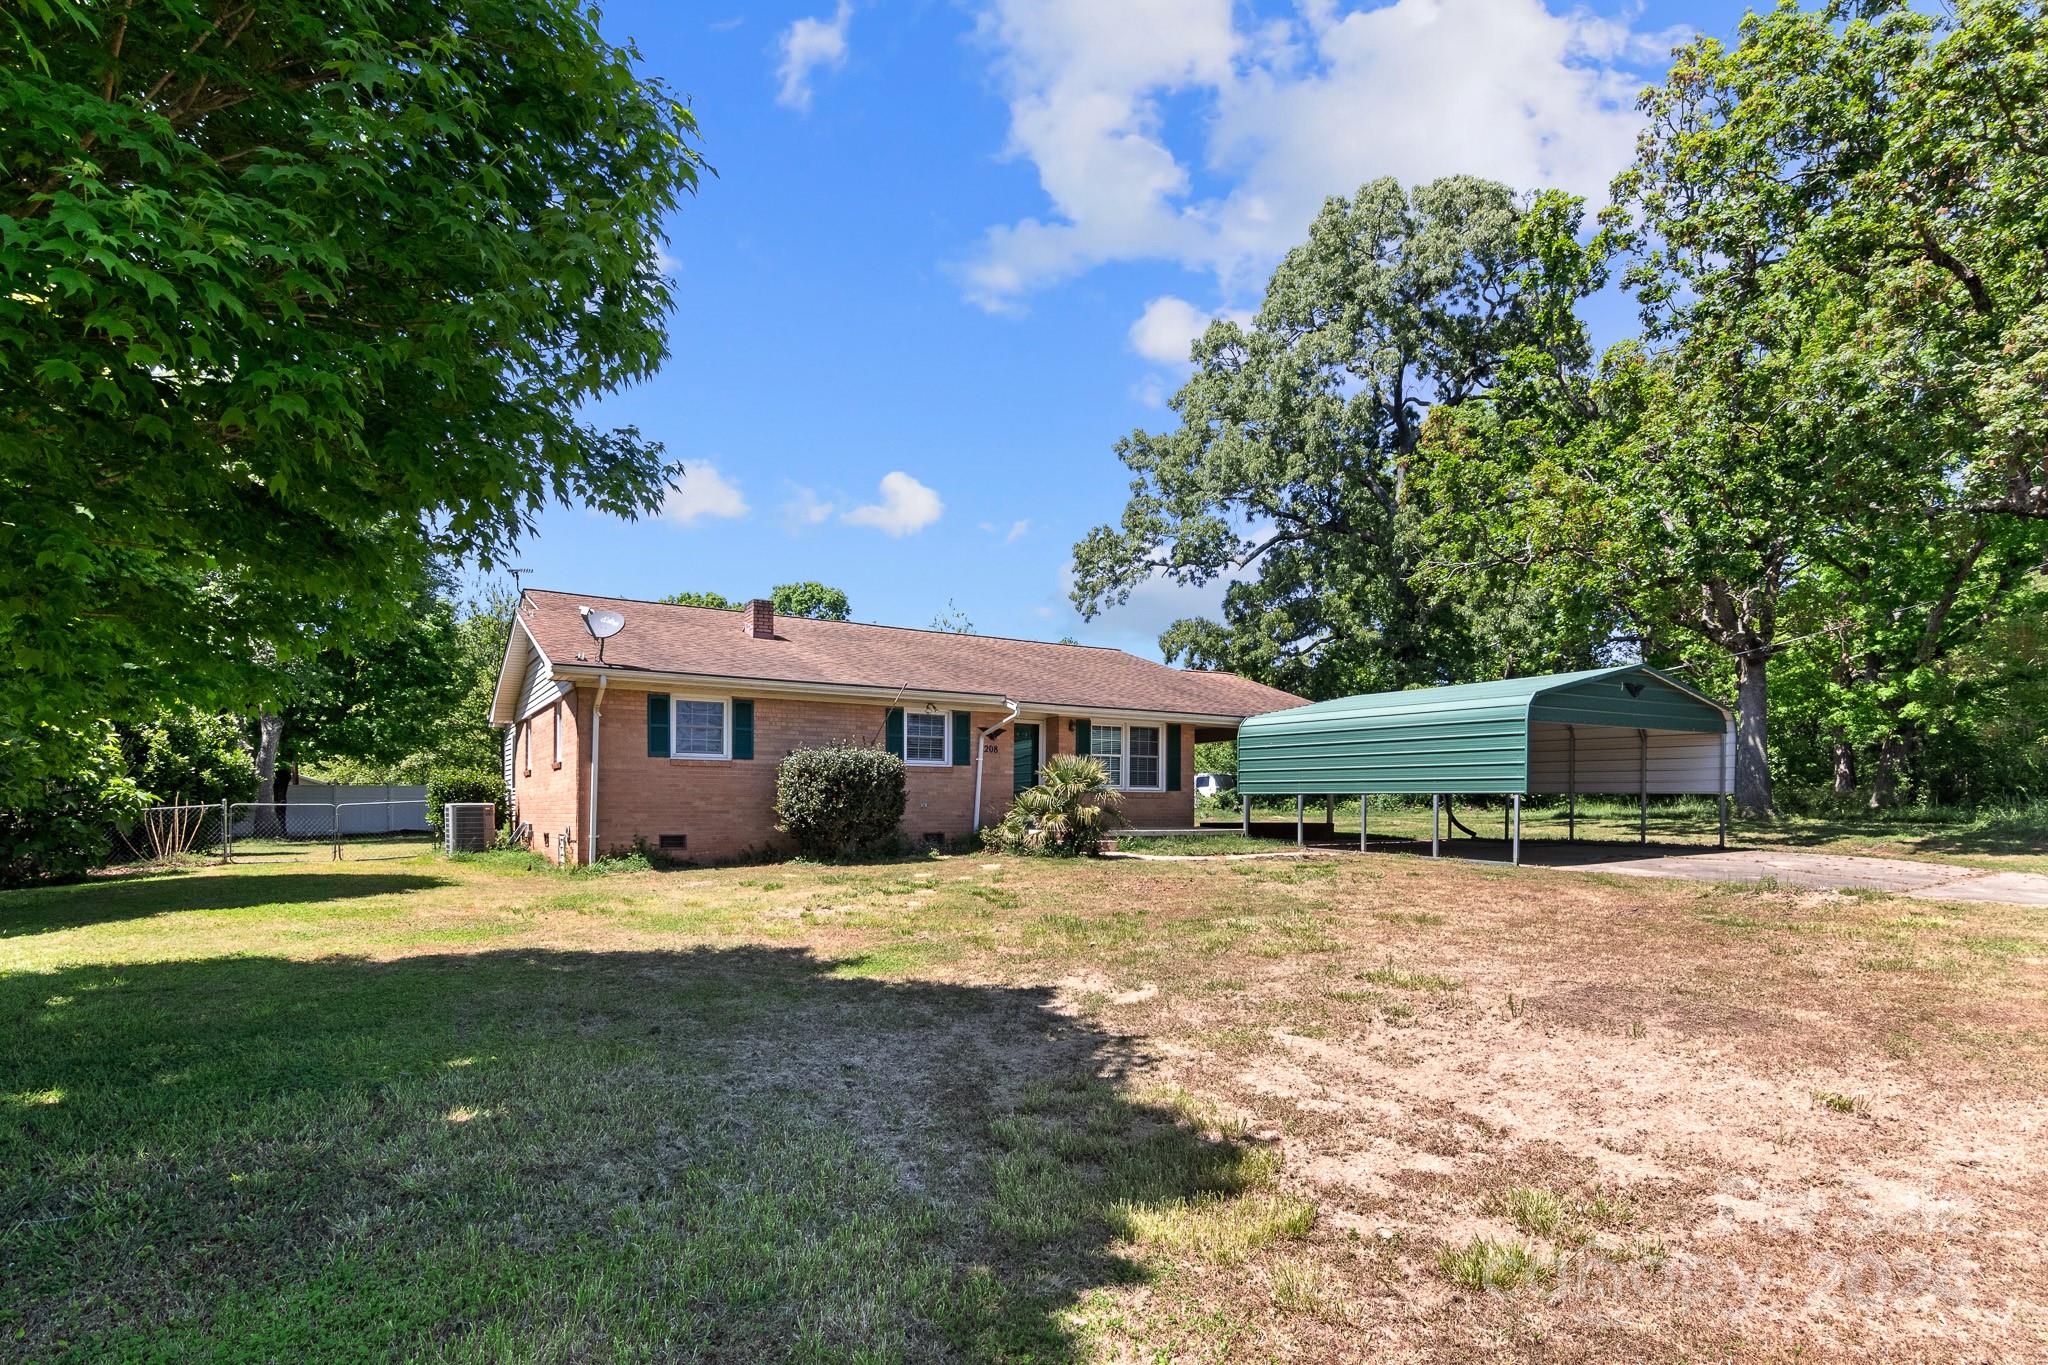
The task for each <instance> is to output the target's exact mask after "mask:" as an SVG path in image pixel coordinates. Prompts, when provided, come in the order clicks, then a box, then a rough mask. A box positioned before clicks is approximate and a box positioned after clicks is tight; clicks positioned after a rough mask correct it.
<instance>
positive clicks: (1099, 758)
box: [1088, 725, 1124, 787]
mask: <svg viewBox="0 0 2048 1365" xmlns="http://www.w3.org/2000/svg"><path fill="white" fill-rule="evenodd" d="M1088 752H1089V753H1090V754H1092V755H1093V756H1094V758H1095V761H1096V762H1097V763H1100V764H1101V765H1102V769H1103V771H1104V772H1106V773H1108V774H1109V785H1110V786H1112V787H1121V786H1122V785H1123V784H1124V728H1123V727H1122V726H1121V725H1095V726H1092V727H1090V729H1089V731H1088Z"/></svg>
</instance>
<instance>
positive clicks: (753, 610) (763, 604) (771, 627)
mask: <svg viewBox="0 0 2048 1365" xmlns="http://www.w3.org/2000/svg"><path fill="white" fill-rule="evenodd" d="M747 634H749V635H751V636H753V637H754V638H755V639H756V640H772V639H774V638H775V604H774V603H773V602H770V601H769V600H767V599H766V598H764V597H757V598H755V599H754V600H753V601H751V602H749V603H747Z"/></svg>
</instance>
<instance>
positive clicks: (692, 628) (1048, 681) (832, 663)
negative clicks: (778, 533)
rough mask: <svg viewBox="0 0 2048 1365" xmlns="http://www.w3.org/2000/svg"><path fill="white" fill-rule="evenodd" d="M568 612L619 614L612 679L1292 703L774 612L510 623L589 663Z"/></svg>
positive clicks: (549, 611)
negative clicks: (771, 633)
mask: <svg viewBox="0 0 2048 1365" xmlns="http://www.w3.org/2000/svg"><path fill="white" fill-rule="evenodd" d="M578 607H589V608H591V609H592V610H593V611H598V610H610V611H616V612H620V613H622V614H623V615H624V616H625V618H626V625H625V629H623V630H621V631H620V632H619V633H618V634H617V635H615V636H613V637H612V638H611V639H609V640H607V641H606V642H605V647H604V657H605V664H606V665H607V668H606V672H607V673H610V674H611V675H612V676H613V677H614V678H615V679H618V680H620V681H624V680H625V679H626V678H627V677H630V676H631V675H632V674H633V673H636V672H640V673H661V674H676V673H684V674H702V675H705V676H707V677H717V678H745V679H755V680H759V681H762V682H778V683H794V684H803V683H819V684H827V685H834V686H853V687H873V688H877V689H887V690H889V691H891V692H894V691H896V690H897V689H899V688H900V689H906V690H909V691H912V692H920V691H922V692H954V693H964V694H968V695H975V696H986V697H989V698H991V699H993V698H997V697H1009V698H1012V699H1013V700H1016V701H1019V702H1023V703H1025V704H1027V705H1043V706H1055V707H1061V706H1073V707H1102V708H1105V709H1115V710H1124V711H1161V712H1167V713H1169V714H1177V715H1202V716H1255V715H1259V714H1261V713H1263V712H1266V711H1278V710H1280V709H1282V708H1284V707H1289V706H1299V705H1301V703H1302V698H1300V697H1297V696H1294V695H1293V694H1291V693H1288V692H1282V691H1280V690H1279V689H1278V688H1274V687H1267V686H1266V685H1265V684H1263V683H1256V682H1253V681H1252V680H1251V679H1249V678H1241V677H1239V676H1237V675H1236V674H1234V673H1205V672H1199V671H1195V670H1191V669H1179V668H1168V667H1167V666H1166V665H1164V664H1157V663H1153V662H1151V661H1150V660H1147V659H1140V658H1139V657H1137V656H1136V655H1135V654H1126V653H1124V652H1123V651H1122V650H1120V649H1103V648H1099V647H1096V646H1092V645H1055V644H1046V643H1043V642H1041V641H1037V640H1010V639H1002V638H999V637H996V636H989V635H954V634H951V633H949V632H946V631H936V630H910V629H906V628H904V627H900V626H871V625H862V624H858V623H855V622H848V621H806V620H802V619H798V618H793V617H788V616H778V617H776V619H775V633H776V638H775V639H772V640H759V639H755V638H754V637H752V636H750V635H748V634H747V632H746V629H745V625H746V620H747V617H746V613H744V612H735V611H718V610H715V609H712V608H707V607H677V606H670V605H668V604H667V603H662V602H636V601H632V600H629V599H624V598H616V597H580V596H577V595H575V594H573V593H563V592H549V591H546V590H544V589H538V588H535V589H529V590H528V591H527V592H526V593H525V594H524V595H523V597H522V599H521V603H520V613H519V614H520V619H521V620H522V621H524V622H525V623H526V628H527V629H528V630H529V631H530V632H532V634H533V638H534V640H535V641H536V642H538V643H539V645H540V647H541V650H542V651H543V652H544V653H545V654H546V655H547V656H548V661H549V663H550V664H551V665H553V666H554V667H556V668H562V667H569V668H575V667H578V666H583V665H587V664H589V663H591V662H594V661H595V660H596V658H597V648H596V645H595V643H594V642H593V641H592V640H591V638H590V634H589V632H588V631H586V630H585V629H584V627H583V620H582V616H581V615H580V613H579V612H578V611H577V608H578ZM579 654H582V655H585V656H587V657H586V659H584V660H578V659H577V657H576V656H577V655H579Z"/></svg>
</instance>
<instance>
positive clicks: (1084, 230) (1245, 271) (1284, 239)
mask: <svg viewBox="0 0 2048 1365" xmlns="http://www.w3.org/2000/svg"><path fill="white" fill-rule="evenodd" d="M986 4H987V8H986V9H984V11H983V13H982V17H981V22H980V25H979V33H980V36H981V37H982V39H983V41H984V42H985V43H986V44H987V45H988V46H989V48H990V49H991V51H992V52H993V54H994V63H995V67H996V73H997V79H998V82H999V84H1000V86H1001V88H1002V90H1003V92H1004V94H1005V97H1006V98H1007V100H1008V103H1009V109H1010V137H1009V147H1008V150H1009V152H1010V153H1011V154H1012V155H1013V156H1017V157H1020V158H1023V159H1025V160H1028V161H1029V162H1030V163H1031V164H1032V166H1033V167H1034V168H1035V169H1036V170H1037V173H1038V179H1039V184H1040V187H1041V188H1042V189H1043V190H1044V192H1045V196H1046V199H1047V201H1048V207H1049V212H1048V213H1047V214H1046V216H1044V217H1043V218H1040V217H1030V218H1025V219H1022V220H1019V221H1017V222H1014V223H1008V224H999V225H996V226H994V227H991V228H989V229H988V232H987V234H986V236H985V238H984V240H983V242H982V244H981V247H980V249H979V250H978V251H977V252H976V253H975V254H974V255H973V256H972V257H971V258H970V259H969V260H967V261H966V262H964V263H963V264H962V266H961V268H960V273H961V276H962V280H963V283H964V285H965V288H966V292H967V294H968V297H970V298H971V299H973V300H974V301H975V302H977V303H979V304H981V305H982V306H984V307H987V308H990V309H993V310H998V311H1001V310H1008V309H1014V308H1016V307H1017V306H1018V304H1019V302H1020V300H1021V299H1022V297H1023V296H1024V295H1025V294H1027V293H1029V292H1030V291H1031V290H1033V289H1035V288H1039V287H1041V286H1044V285H1047V284H1050V283H1053V282H1056V281H1058V280H1061V279H1064V278H1068V277H1071V276H1073V275H1075V274H1078V273H1080V272H1082V271H1085V270H1087V269H1089V268H1091V267H1093V266H1096V265H1099V264H1103V263H1105V262H1110V261H1134V260H1159V261H1169V262H1173V263H1176V264H1179V265H1181V266H1184V267H1186V268H1188V269H1190V270H1195V271H1199V272H1202V273H1205V274H1208V275H1211V276H1213V277H1214V278H1215V280H1216V281H1217V283H1218V285H1219V287H1220V288H1221V289H1222V290H1223V291H1224V292H1225V294H1226V295H1241V294H1243V293H1244V292H1245V291H1246V290H1247V289H1248V288H1251V287H1256V285H1257V284H1258V283H1260V282H1262V280H1263V277H1264V276H1265V274H1266V273H1267V272H1268V271H1269V270H1270V269H1271V268H1272V266H1273V265H1274V263H1275V262H1277V260H1278V259H1279V257H1280V255H1281V253H1282V252H1284V251H1285V250H1286V248H1287V247H1288V246H1290V245H1292V244H1293V243H1294V242H1296V241H1298V240H1299V239H1300V238H1301V237H1302V236H1303V235H1304V233H1305V232H1306V229H1307V226H1308V223H1309V220H1310V219H1311V218H1312V217H1313V216H1314V215H1315V212H1316V210H1317V209H1318V208H1319V207H1320V206H1321V204H1322V202H1323V200H1324V199H1325V198H1326V197H1327V196H1329V195H1332V194H1349V193H1351V192H1352V191H1354V190H1356V189H1357V188H1358V186H1359V185H1360V184H1362V183H1364V182H1365V181H1367V180H1369V179H1372V178H1373V177H1375V176H1380V175H1392V176H1395V177H1397V178H1399V179H1400V180H1402V181H1403V182H1404V183H1418V182H1421V181H1425V180H1431V179H1434V178H1436V177H1438V176H1441V175H1447V174H1452V173H1456V172H1464V173H1469V174H1473V175H1482V176H1489V177H1492V178H1495V179H1499V180H1504V181H1506V182H1507V183H1509V184H1511V185H1514V186H1516V187H1518V188H1534V187H1538V186H1552V185H1555V186H1562V187H1564V188H1566V189H1570V190H1573V191H1576V192H1578V193H1581V194H1586V195H1589V196H1591V197H1592V198H1594V199H1595V200H1598V199H1600V198H1601V197H1602V196H1603V195H1604V193H1605V190H1606V186H1607V182H1608V180H1609V179H1610V178H1611V177H1612V176H1613V174H1614V173H1615V172H1616V171H1618V170H1620V169H1621V168H1622V167H1623V166H1624V165H1625V164H1627V162H1628V160H1629V157H1630V154H1631V152H1632V149H1633V146H1634V138H1635V134H1636V130H1637V128H1638V126H1639V123H1640V120H1639V118H1638V116H1637V114H1636V113H1635V109H1634V99H1635V95H1636V92H1637V91H1638V90H1639V89H1640V87H1641V86H1642V85H1643V84H1644V80H1645V76H1646V74H1651V73H1650V72H1649V70H1648V68H1649V66H1650V65H1651V64H1653V63H1654V62H1656V61H1657V60H1659V59H1660V58H1661V57H1662V55H1663V53H1664V51H1665V50H1666V49H1668V47H1669V45H1670V42H1671V41H1672V40H1673V37H1674V35H1670V34H1654V35H1653V34H1644V33H1641V32H1638V31H1637V30H1635V29H1633V28H1631V27H1630V26H1629V25H1628V24H1627V23H1626V22H1624V21H1621V20H1614V19H1606V18H1601V17H1599V16H1597V15H1594V14H1592V13H1590V12H1588V11H1586V10H1583V9H1574V10H1571V11H1569V12H1567V13H1562V14H1559V13H1553V12H1552V11H1551V10H1550V9H1549V8H1547V7H1546V5H1545V4H1544V0H1393V2H1392V3H1388V4H1381V5H1377V6H1371V7H1365V8H1358V9H1353V10H1350V11H1348V12H1340V11H1339V10H1338V8H1337V5H1336V3H1335V0H1304V3H1303V4H1302V6H1301V10H1300V12H1299V14H1298V16H1297V17H1295V18H1293V19H1278V20H1270V21H1263V22H1261V21H1255V20H1252V19H1250V18H1247V19H1246V20H1245V21H1244V23H1243V24H1242V25H1240V23H1239V19H1238V14H1237V13H1236V12H1235V11H1234V10H1233V7H1232V5H1231V3H1230V0H1185V3H1182V2H1179V0H1125V2H1124V3H1119V4H1114V5H1108V4H1101V3H1098V2H1097V0H986ZM1169 112H1171V113H1172V114H1173V115H1174V116H1175V117H1178V118H1184V119H1185V120H1186V126H1185V127H1180V126H1169ZM1176 145H1187V146H1196V147H1199V149H1200V165H1199V167H1198V168H1196V169H1199V170H1200V171H1201V172H1202V181H1203V184H1204V186H1205V189H1204V190H1203V191H1197V189H1196V183H1197V177H1196V175H1195V173H1194V169H1191V167H1190V166H1189V165H1188V164H1184V163H1183V160H1182V158H1181V155H1180V154H1179V153H1177V152H1176V151H1175V150H1174V148H1175V146H1176Z"/></svg>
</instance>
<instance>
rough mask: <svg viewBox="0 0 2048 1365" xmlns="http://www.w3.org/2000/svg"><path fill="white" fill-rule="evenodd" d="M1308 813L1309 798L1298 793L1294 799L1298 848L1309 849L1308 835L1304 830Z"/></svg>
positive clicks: (1296, 844) (1296, 845)
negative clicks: (1304, 822) (1303, 826)
mask: <svg viewBox="0 0 2048 1365" xmlns="http://www.w3.org/2000/svg"><path fill="white" fill-rule="evenodd" d="M1307 812H1308V798H1307V797H1306V796H1303V795H1301V794H1300V793H1298V792H1297V793H1296V794H1295V797H1294V846H1295V847H1296V848H1307V847H1308V834H1307V832H1306V831H1305V830H1304V829H1303V828H1302V823H1303V821H1304V820H1305V819H1306V818H1307Z"/></svg>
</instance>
